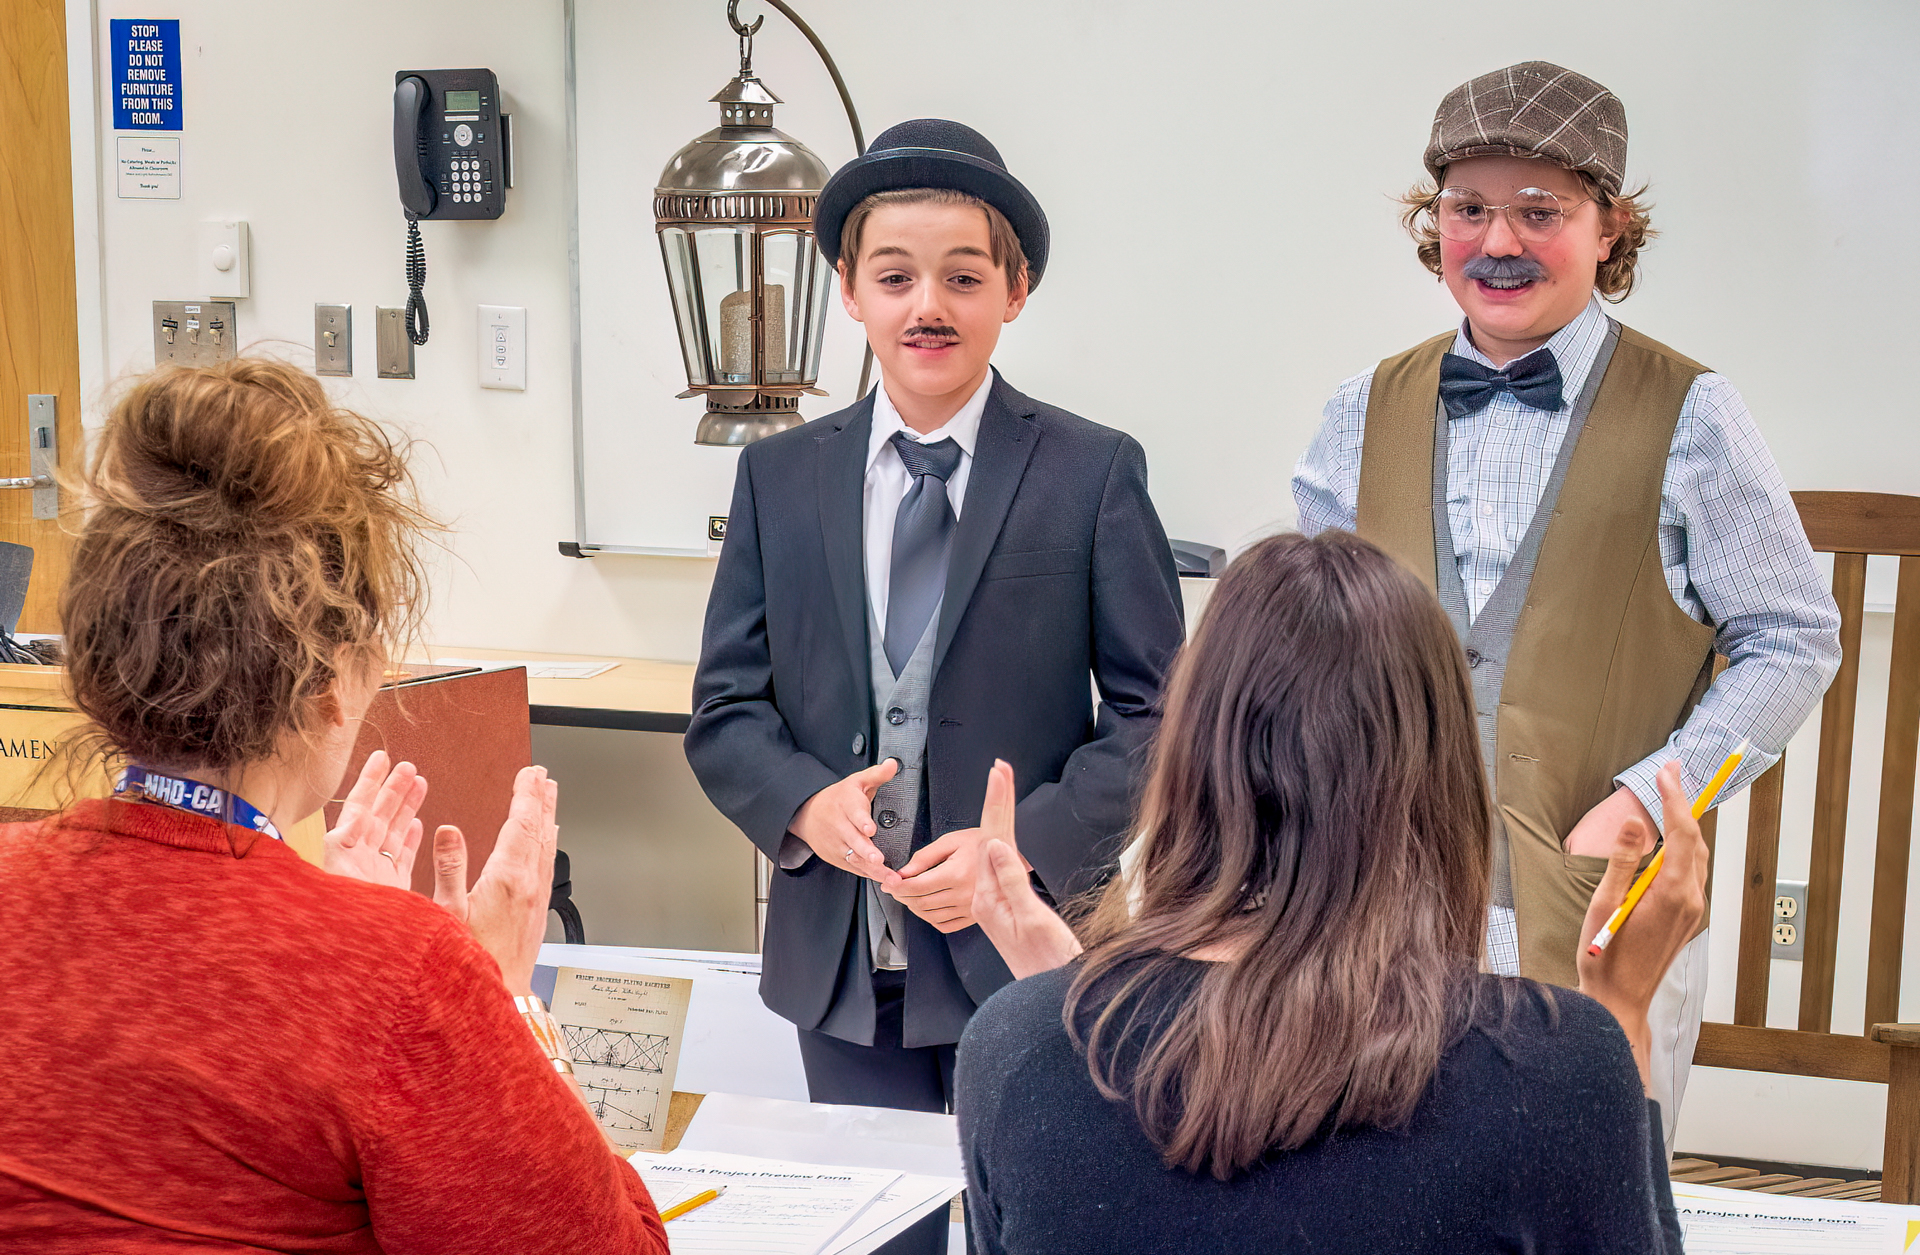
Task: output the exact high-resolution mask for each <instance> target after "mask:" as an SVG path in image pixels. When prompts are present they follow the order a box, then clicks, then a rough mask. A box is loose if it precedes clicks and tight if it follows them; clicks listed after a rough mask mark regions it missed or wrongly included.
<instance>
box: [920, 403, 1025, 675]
mask: <svg viewBox="0 0 1920 1255" xmlns="http://www.w3.org/2000/svg"><path fill="white" fill-rule="evenodd" d="M1033 415H1034V408H1033V406H1032V405H1031V404H1029V403H1028V401H1027V398H1026V397H1024V396H1022V395H1021V394H1020V393H1018V392H1015V391H1014V390H1013V389H1012V388H1011V387H1009V386H1007V382H1006V380H1004V379H1002V378H1000V373H999V372H998V371H995V372H994V376H993V390H992V391H991V392H989V393H988V394H987V408H986V411H985V412H984V413H982V414H981V415H980V437H979V439H978V440H977V441H976V442H975V444H974V450H973V469H972V470H971V471H970V472H969V473H968V475H967V495H966V499H965V500H964V501H962V502H961V503H960V523H959V526H957V527H956V528H954V532H953V549H952V551H951V553H950V554H949V556H948V558H947V591H946V596H945V599H944V600H943V601H941V603H940V632H939V635H938V636H936V637H935V638H934V646H933V669H934V671H935V672H938V671H939V670H940V664H941V662H942V661H943V660H944V659H945V658H946V656H947V646H949V645H951V644H952V643H953V634H954V633H955V632H956V631H958V630H959V628H960V620H961V618H962V617H963V616H964V615H965V614H966V612H967V603H968V602H970V601H972V600H973V590H974V587H975V586H976V585H978V584H979V583H980V573H981V571H983V570H984V569H985V568H986V565H987V556H988V555H989V554H991V553H992V552H993V544H994V541H996V540H998V539H999V537H1000V528H1001V526H1002V525H1003V524H1004V523H1005V522H1006V521H1007V511H1008V509H1010V508H1011V507H1012V505H1013V496H1014V493H1016V492H1017V491H1019V488H1020V477H1021V476H1022V475H1024V474H1026V470H1027V459H1028V458H1030V457H1031V456H1033V446H1034V443H1035V441H1036V439H1037V438H1038V435H1039V432H1038V429H1037V428H1035V426H1034V422H1033Z"/></svg>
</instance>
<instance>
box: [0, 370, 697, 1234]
mask: <svg viewBox="0 0 1920 1255" xmlns="http://www.w3.org/2000/svg"><path fill="white" fill-rule="evenodd" d="M87 486H88V488H89V489H90V490H91V496H92V498H93V504H92V509H91V511H90V512H89V514H88V516H87V519H86V525H85V529H84V531H83V532H82V533H81V535H80V538H79V542H78V544H77V546H76V548H75V550H74V555H73V567H72V575H71V578H70V580H69V582H68V584H67V587H66V590H65V592H64V593H63V594H62V597H61V604H60V614H61V621H62V624H63V626H64V628H65V632H66V643H67V676H68V683H69V686H70V688H71V693H72V697H73V700H74V702H75V704H76V705H77V707H78V708H79V709H80V711H81V712H83V713H84V714H85V715H86V716H87V718H88V719H89V720H90V727H89V728H88V730H87V732H86V733H85V734H84V735H82V736H80V737H77V738H76V743H75V744H73V745H70V746H69V747H68V748H69V749H73V750H81V751H89V750H90V751H98V752H100V753H102V754H104V755H105V756H107V757H108V758H109V759H111V760H112V761H114V762H115V763H117V764H119V765H120V766H121V767H123V769H124V774H123V776H122V779H121V783H120V786H119V789H118V792H117V793H116V795H115V796H114V797H113V798H112V799H111V800H102V801H87V802H81V803H79V804H78V805H76V806H74V807H72V808H71V809H69V810H67V811H65V812H63V813H61V814H59V815H56V816H54V817H52V818H51V819H48V820H46V821H45V822H41V823H33V824H17V825H9V826H6V827H0V937H3V938H4V939H5V943H4V945H0V988H3V989H5V990H6V1004H7V1007H6V1011H5V1013H4V1014H0V1061H4V1062H3V1063H0V1248H4V1249H6V1250H33V1251H40V1252H73V1253H74V1255H80V1253H82V1252H84V1253H86V1255H95V1253H97V1252H103V1251H112V1252H116V1253H119V1252H143V1251H154V1252H161V1251H164V1252H169V1253H175V1252H184V1251H263V1250H264V1251H286V1252H308V1251H313V1252H320V1251H325V1252H391V1253H394V1255H398V1253H399V1252H428V1251H431V1252H444V1253H449V1255H451V1253H455V1252H496V1251H497V1252H514V1253H515V1255H527V1253H530V1252H556V1253H558V1252H566V1253H568V1255H574V1253H577V1252H589V1251H591V1252H595V1253H596V1255H598V1253H601V1252H608V1253H620V1255H627V1253H652V1252H664V1251H665V1250H666V1249H667V1243H666V1237H665V1234H664V1231H663V1228H662V1226H661V1223H660V1219H659V1216H658V1214H657V1213H656V1212H655V1210H654V1207H653V1204H652V1201H651V1200H650V1199H649V1198H648V1197H647V1192H646V1190H645V1188H644V1187H643V1186H642V1185H641V1183H640V1180H639V1177H638V1174H637V1173H635V1172H634V1171H633V1170H632V1169H631V1168H630V1167H629V1166H628V1165H627V1164H625V1163H624V1162H622V1161H621V1160H620V1158H619V1157H618V1156H616V1155H615V1153H614V1152H613V1151H612V1149H610V1147H609V1146H608V1144H607V1143H606V1142H605V1141H604V1140H603V1139H602V1138H601V1136H600V1134H599V1131H598V1130H597V1129H596V1128H595V1126H594V1123H593V1120H592V1118H591V1117H590V1116H589V1114H588V1112H587V1109H586V1107H585V1105H584V1104H583V1103H582V1101H581V1098H580V1095H579V1092H578V1091H577V1089H575V1087H574V1085H573V1081H572V1078H571V1076H569V1075H566V1074H565V1071H566V1069H565V1067H564V1064H556V1062H555V1061H554V1060H553V1059H551V1058H549V1056H548V1053H547V1051H546V1050H545V1049H544V1048H543V1046H542V1045H541V1042H540V1040H539V1038H538V1036H537V1035H536V1033H537V1030H538V1028H539V1027H541V1026H542V1022H543V1021H544V1024H545V1025H550V1024H551V1020H550V1018H546V1017H545V1013H544V1011H543V1010H540V1011H536V1012H534V1013H533V1015H532V1016H531V1020H532V1023H533V1025H534V1027H535V1028H536V1032H530V1031H529V1023H528V1022H527V1021H525V1020H523V1016H522V1014H521V1013H520V1011H518V1010H516V1006H515V997H516V995H530V992H531V991H530V990H529V988H528V982H529V980H530V978H531V976H532V970H533V962H534V956H535V954H536V953H537V951H538V948H539V944H540V936H541V931H542V928H543V925H544V921H545V914H546V909H545V908H546V901H547V886H548V882H549V879H550V877H551V867H552V861H553V851H554V842H555V830H554V826H553V812H554V801H555V786H554V784H553V782H552V781H550V780H548V779H547V777H546V773H545V772H544V771H542V770H541V769H539V768H529V769H527V770H526V771H523V772H522V773H521V774H520V777H519V779H518V780H517V781H516V782H515V786H514V797H513V805H512V814H511V817H510V818H509V820H508V822H507V824H506V826H505V828H503V829H502V831H501V834H500V842H499V845H498V846H497V847H496V849H495V851H494V854H493V855H492V857H491V858H490V859H489V860H488V863H487V866H486V868H485V869H484V871H483V872H482V874H481V877H480V879H479V881H478V883H477V884H476V885H475V887H474V889H473V891H472V893H471V894H463V893H460V892H458V889H459V888H460V887H461V886H462V885H463V884H464V874H463V872H462V871H461V870H460V867H461V865H462V864H463V861H464V860H463V847H462V842H461V836H460V834H459V833H458V831H456V830H453V829H442V830H441V831H440V832H439V833H436V834H435V841H434V858H435V861H436V864H438V865H443V866H444V867H445V868H446V874H445V875H444V876H443V877H442V879H443V881H445V883H446V884H447V892H445V893H444V894H443V895H442V896H443V898H444V904H443V905H436V904H435V903H434V902H430V901H428V900H427V899H425V898H423V897H419V896H416V895H414V894H412V893H409V892H406V891H405V890H404V889H403V888H401V887H400V886H403V885H405V884H406V883H407V870H408V868H409V867H410V866H411V863H412V861H413V855H414V851H415V850H416V848H417V847H418V845H419V842H420V839H421V834H420V824H419V821H418V820H416V819H414V818H413V814H414V811H415V809H416V808H417V807H418V806H419V804H420V801H421V799H422V798H423V796H424V794H425V787H426V785H425V781H423V780H421V779H419V778H418V776H417V775H416V774H415V773H414V771H413V769H412V768H411V767H410V766H407V765H404V764H402V765H400V766H399V767H396V768H393V769H392V770H389V769H388V765H387V764H386V763H385V762H384V760H383V756H379V755H376V756H375V760H374V761H373V762H371V763H369V764H368V765H367V768H366V769H365V770H364V771H362V772H361V773H360V774H359V778H358V783H357V784H356V785H355V786H354V788H353V790H352V793H351V795H350V802H349V804H348V806H347V808H346V810H345V812H343V817H342V822H341V825H340V827H339V828H337V829H336V830H335V831H333V832H332V833H330V834H329V835H328V847H329V848H328V859H329V865H330V866H332V867H335V868H336V869H339V870H345V871H349V872H353V873H356V874H357V875H358V876H359V877H361V878H359V879H356V878H354V877H353V876H348V875H330V874H328V872H326V871H322V870H321V869H319V868H316V867H313V866H311V865H309V864H307V863H305V862H302V861H301V860H300V859H299V858H298V857H297V856H296V855H295V854H294V853H293V852H292V851H291V850H289V849H288V848H287V847H286V846H285V844H283V843H282V842H281V841H280V840H278V837H279V834H280V833H281V832H282V831H284V830H285V829H286V828H287V827H288V826H289V825H291V824H293V823H294V822H295V821H297V820H299V819H301V818H303V817H305V816H307V815H310V814H312V813H313V812H314V811H316V810H318V809H319V808H320V806H321V804H322V803H323V802H325V801H326V799H327V798H328V797H329V796H330V795H331V793H332V789H333V787H334V783H335V782H336V781H339V780H341V779H342V778H343V776H344V775H345V773H346V768H347V766H348V764H347V757H348V755H349V753H350V752H351V749H352V746H353V744H354V738H355V735H356V733H357V732H358V730H359V725H360V722H361V719H362V716H363V715H364V714H365V712H366V709H367V706H368V703H369V702H370V700H371V698H372V696H373V693H374V690H375V688H376V687H377V685H378V682H379V679H380V676H381V672H382V669H383V667H384V665H385V662H386V658H387V647H388V645H389V644H390V643H392V642H395V641H403V640H405V639H406V633H407V631H408V629H409V628H410V627H412V625H413V624H414V623H416V622H417V612H418V607H419V604H420V601H419V596H420V592H421V585H422V571H421V567H420V565H419V563H418V561H417V559H416V558H415V556H414V554H413V550H412V547H413V545H414V543H415V540H416V537H417V535H418V533H419V532H420V531H421V530H422V528H423V527H425V526H427V525H428V522H427V520H426V518H425V516H424V515H423V514H422V513H421V512H420V510H419V508H418V507H417V505H416V504H415V502H414V497H413V494H412V490H411V487H410V481H409V479H408V475H407V468H406V464H405V461H404V458H403V456H402V453H401V452H400V451H399V450H398V449H397V448H396V447H395V445H394V444H393V443H392V442H391V441H390V440H389V438H388V437H387V436H386V435H384V434H383V433H382V432H381V431H380V429H379V428H378V427H376V426H375V425H374V424H373V423H371V422H370V421H368V420H366V419H364V418H361V417H359V416H358V415H355V414H351V413H347V412H345V411H342V410H339V409H336V408H334V407H333V406H332V405H331V404H330V403H329V402H328V400H327V398H326V395H325V394H324V393H323V392H322V390H321V388H320V385H319V383H318V381H317V380H315V379H313V378H312V377H311V376H309V375H306V374H304V373H302V372H300V371H297V370H295V369H293V368H292V367H289V366H286V365H282V364H279V363H272V362H263V361H250V360H244V359H243V360H238V361H234V362H230V363H227V364H225V365H223V366H219V367H215V368H211V369H205V370H170V371H165V372H161V373H158V374H155V375H152V376H150V377H148V378H146V379H144V380H142V381H140V382H139V383H138V384H137V385H136V386H134V387H133V388H132V390H131V391H130V392H129V393H128V394H127V395H126V397H125V398H124V399H123V400H122V401H121V402H120V403H119V404H118V405H117V406H116V407H115V409H114V411H113V414H112V416H111V417H110V418H109V419H108V422H107V425H106V427H105V429H104V430H103V431H102V432H101V433H100V434H99V437H98V449H97V453H96V456H95V459H94V461H93V464H92V466H91V469H90V471H89V474H88V483H87ZM369 879H371V880H375V881H380V882H384V883H366V881H367V880H369ZM533 1006H534V1007H537V1003H536V1004H533ZM529 1010H532V1008H531V1007H530V1008H529ZM554 1053H556V1054H558V1053H560V1050H559V1048H558V1046H557V1043H556V1045H555V1050H554Z"/></svg>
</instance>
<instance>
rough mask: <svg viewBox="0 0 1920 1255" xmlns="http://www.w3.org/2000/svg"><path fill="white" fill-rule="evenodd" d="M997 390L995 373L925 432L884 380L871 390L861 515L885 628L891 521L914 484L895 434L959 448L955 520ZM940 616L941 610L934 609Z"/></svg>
mask: <svg viewBox="0 0 1920 1255" xmlns="http://www.w3.org/2000/svg"><path fill="white" fill-rule="evenodd" d="M992 391H993V372H992V371H988V372H987V377H986V378H985V379H983V380H981V381H980V386H979V387H978V388H977V389H975V390H974V393H973V395H972V396H970V397H968V398H967V402H966V404H965V405H962V406H961V407H960V408H959V410H958V411H957V412H955V414H954V416H953V417H952V418H950V419H948V420H947V422H946V426H944V427H941V428H940V429H939V430H937V431H930V432H928V433H927V434H926V435H924V436H923V435H921V434H920V433H919V432H917V431H915V430H914V429H913V428H911V427H909V426H907V424H906V420H905V419H903V418H901V417H900V411H899V410H896V409H894V408H893V399H892V398H891V397H889V396H888V395H887V381H886V380H884V379H882V380H881V381H880V383H879V386H877V387H876V388H874V390H873V434H872V435H870V436H869V437H868V438H867V478H866V484H865V486H864V488H863V489H862V490H861V504H862V510H861V517H862V526H863V529H864V532H865V535H864V538H863V539H864V551H865V554H866V564H867V600H868V601H869V602H871V603H872V605H873V620H874V622H875V623H878V624H879V625H880V626H881V627H882V629H884V628H885V627H886V624H887V589H888V586H889V584H890V583H891V581H892V579H893V520H894V516H895V515H897V514H899V513H900V503H901V502H902V501H903V500H905V499H906V495H907V493H908V492H909V491H911V490H912V488H913V476H911V475H909V474H907V466H906V463H904V462H902V461H901V460H900V453H899V451H898V450H897V449H895V448H894V447H893V435H894V433H895V432H901V431H904V432H906V433H907V438H908V439H909V440H917V441H919V442H920V443H921V444H938V443H940V442H941V441H942V440H945V439H946V438H947V437H949V436H951V437H953V442H954V443H955V444H957V445H959V446H960V466H959V468H958V469H957V470H955V471H954V473H953V477H952V478H951V479H949V480H947V500H948V501H949V502H950V503H952V505H953V517H954V521H955V522H958V521H959V519H960V506H961V503H962V502H963V501H965V500H966V496H967V477H968V476H969V475H970V474H971V473H972V471H973V449H974V446H975V445H976V444H978V443H979V440H980V416H981V415H982V414H984V413H986V411H987V394H988V393H989V392H992ZM935 613H936V614H937V613H938V611H935Z"/></svg>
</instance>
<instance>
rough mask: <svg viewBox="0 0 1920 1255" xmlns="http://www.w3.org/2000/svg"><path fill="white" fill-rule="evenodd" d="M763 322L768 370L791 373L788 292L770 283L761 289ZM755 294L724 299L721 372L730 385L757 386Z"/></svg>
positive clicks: (780, 286) (721, 304)
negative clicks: (755, 379)
mask: <svg viewBox="0 0 1920 1255" xmlns="http://www.w3.org/2000/svg"><path fill="white" fill-rule="evenodd" d="M760 291H761V294H762V295H761V300H760V321H761V326H762V327H763V328H764V335H765V337H766V346H767V356H766V361H765V363H764V364H763V365H764V368H765V369H766V370H768V371H769V372H771V371H785V370H786V369H787V288H786V285H785V284H783V283H769V284H766V285H764V286H763V287H762V288H761V289H760ZM752 309H753V293H752V292H729V293H728V294H727V295H726V296H723V297H721V298H720V371H721V374H723V375H724V376H725V377H726V380H727V382H728V383H752V382H753V319H752Z"/></svg>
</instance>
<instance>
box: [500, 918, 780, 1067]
mask: <svg viewBox="0 0 1920 1255" xmlns="http://www.w3.org/2000/svg"><path fill="white" fill-rule="evenodd" d="M540 963H541V965H542V966H543V967H546V968H554V967H586V968H595V969H598V970H601V971H608V972H634V973H640V974H643V975H649V976H684V977H687V978H688V979H690V980H692V981H693V999H692V1001H691V1002H690V1003H689V1004H688V1006H687V1024H686V1029H685V1031H684V1032H683V1034H682V1036H681V1045H680V1071H679V1073H678V1075H677V1076H676V1078H675V1080H674V1086H675V1088H677V1089H682V1090H686V1091H687V1092H689V1093H694V1094H711V1093H715V1092H724V1093H732V1094H763V1095H765V1096H767V1097H769V1098H791V1099H798V1100H802V1101H804V1100H805V1099H806V1096H807V1077H806V1070H805V1069H804V1068H803V1067H802V1066H801V1063H800V1043H799V1039H798V1038H797V1037H796V1036H795V1035H794V1031H793V1025H792V1024H790V1023H788V1022H787V1021H786V1020H783V1019H781V1018H780V1017H779V1016H777V1015H775V1014H774V1013H773V1012H771V1011H769V1010H767V1007H766V1004H765V1003H763V1002H762V1001H761V1000H760V956H759V955H757V954H732V953H727V952H724V951H703V950H677V951H676V950H642V949H637V948H633V947H628V946H568V945H560V944H556V943H551V942H550V943H548V944H546V945H543V946H541V947H540ZM542 975H543V974H542V973H536V976H535V979H536V981H538V980H539V979H540V978H541V976H542ZM546 979H548V980H551V979H552V978H551V977H550V976H548V977H546ZM534 992H536V993H538V992H540V990H539V989H538V988H536V989H535V991H534Z"/></svg>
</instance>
